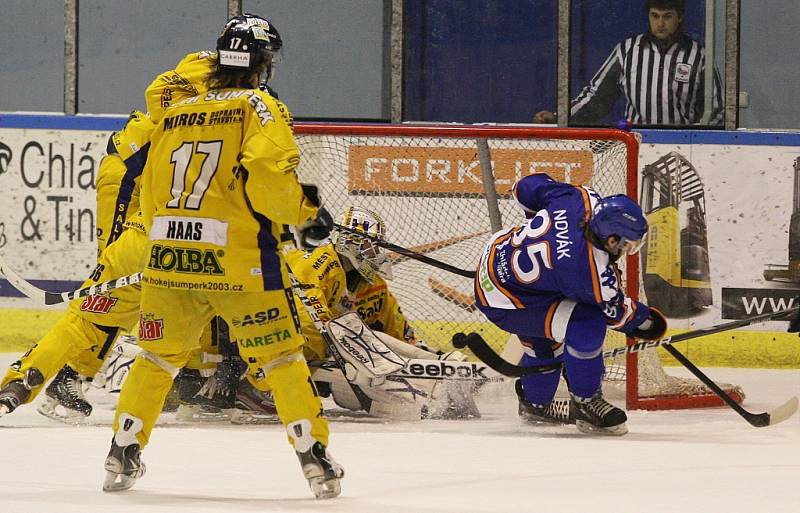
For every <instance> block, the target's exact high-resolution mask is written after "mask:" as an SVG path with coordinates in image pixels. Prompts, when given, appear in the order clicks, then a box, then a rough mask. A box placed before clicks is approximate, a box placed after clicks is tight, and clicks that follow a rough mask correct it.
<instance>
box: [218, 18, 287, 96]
mask: <svg viewBox="0 0 800 513" xmlns="http://www.w3.org/2000/svg"><path fill="white" fill-rule="evenodd" d="M282 48H283V41H282V40H281V36H280V34H278V30H277V29H276V28H275V26H274V25H272V23H270V22H269V21H268V20H267V19H265V18H262V17H261V16H256V15H255V14H248V13H245V14H242V15H240V16H234V17H233V18H231V19H230V20H228V23H226V24H225V28H223V29H222V34H220V35H219V38H217V55H218V56H219V66H220V67H221V68H224V69H233V70H250V71H255V70H258V69H260V68H261V66H262V65H263V64H264V62H265V61H267V66H266V69H265V70H264V73H263V75H262V76H261V77H259V82H262V81H263V82H265V83H266V81H267V80H269V79H270V78H272V76H273V75H274V71H275V64H276V63H279V62H281V59H282V54H281V49H282Z"/></svg>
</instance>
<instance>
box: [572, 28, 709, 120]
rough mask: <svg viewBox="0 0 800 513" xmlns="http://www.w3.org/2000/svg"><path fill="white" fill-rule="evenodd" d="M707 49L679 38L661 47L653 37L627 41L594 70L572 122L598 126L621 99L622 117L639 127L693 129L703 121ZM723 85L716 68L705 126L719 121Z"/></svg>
mask: <svg viewBox="0 0 800 513" xmlns="http://www.w3.org/2000/svg"><path fill="white" fill-rule="evenodd" d="M704 66H705V50H704V49H703V47H702V46H701V45H700V44H699V43H697V42H696V41H693V40H692V39H691V38H689V37H688V36H687V35H685V34H683V35H682V36H680V37H679V38H678V39H677V40H676V41H675V42H673V43H672V44H671V45H669V46H668V47H664V48H661V47H659V45H658V44H657V43H656V39H655V37H653V36H652V35H650V34H640V35H638V36H635V37H631V38H628V39H626V40H624V41H622V42H621V43H619V44H618V45H617V46H615V47H614V50H613V51H612V52H611V55H609V56H608V58H607V59H606V61H605V62H604V63H603V65H602V66H601V67H600V69H599V70H598V72H597V73H596V74H595V76H594V77H593V78H592V80H591V82H590V83H589V85H588V86H586V87H585V88H584V89H583V90H582V91H581V92H580V94H579V95H578V96H577V97H576V98H575V99H574V100H573V101H572V107H571V109H570V122H571V123H576V124H597V123H600V122H601V121H602V120H603V118H604V117H605V116H606V114H608V112H609V111H610V110H611V108H612V107H613V106H614V104H615V103H616V101H617V99H618V98H619V96H620V95H624V96H625V118H626V119H627V120H629V121H631V122H632V123H634V124H640V125H691V124H696V123H699V122H700V120H701V118H702V117H703V110H704V103H705V102H704V94H705V85H704V84H705V81H704V72H703V69H704ZM720 98H721V86H720V78H719V73H718V72H717V70H716V69H715V70H714V87H713V95H712V109H711V117H710V119H709V121H708V124H709V125H719V124H721V123H722V114H723V112H722V105H721V101H720Z"/></svg>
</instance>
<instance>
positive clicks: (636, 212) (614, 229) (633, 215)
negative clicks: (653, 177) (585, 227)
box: [589, 194, 647, 255]
mask: <svg viewBox="0 0 800 513" xmlns="http://www.w3.org/2000/svg"><path fill="white" fill-rule="evenodd" d="M589 228H590V229H591V230H592V233H594V234H595V235H596V236H597V238H598V239H600V240H601V241H603V242H605V241H606V240H607V239H608V238H609V237H611V236H612V235H614V236H617V237H619V238H620V241H619V243H618V244H617V247H618V248H620V249H619V251H617V252H616V253H617V254H619V255H622V254H625V253H627V254H629V255H634V254H636V253H637V252H638V251H639V249H640V248H641V247H642V244H643V243H644V237H645V235H647V219H646V218H645V217H644V214H643V213H642V209H641V207H640V206H639V205H638V204H637V203H636V202H635V201H633V200H632V199H630V198H629V197H628V196H626V195H624V194H615V195H613V196H607V197H605V198H602V199H601V200H600V201H598V202H597V204H596V205H595V206H594V211H593V212H592V217H591V219H589Z"/></svg>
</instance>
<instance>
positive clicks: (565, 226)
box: [475, 174, 667, 435]
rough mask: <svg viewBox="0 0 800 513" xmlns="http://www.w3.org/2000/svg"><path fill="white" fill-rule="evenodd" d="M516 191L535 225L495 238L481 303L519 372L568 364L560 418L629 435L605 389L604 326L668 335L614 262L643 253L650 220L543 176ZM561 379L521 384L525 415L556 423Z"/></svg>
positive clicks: (624, 200)
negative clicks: (511, 349)
mask: <svg viewBox="0 0 800 513" xmlns="http://www.w3.org/2000/svg"><path fill="white" fill-rule="evenodd" d="M512 191H513V195H514V197H515V198H516V200H517V201H518V202H519V204H520V205H521V206H522V208H523V210H524V211H525V213H526V216H527V217H528V219H529V221H528V222H527V223H526V224H523V225H521V226H515V227H513V228H509V229H506V230H501V231H499V232H497V233H495V234H494V235H493V236H492V238H491V240H490V241H489V243H488V244H487V245H486V247H485V249H484V252H483V255H482V256H481V261H480V265H479V267H478V273H477V275H476V278H475V298H476V301H475V303H476V305H477V307H478V308H479V309H480V310H481V311H482V312H483V314H484V315H485V316H486V317H487V318H488V319H489V320H490V321H492V322H493V323H494V324H496V325H497V326H499V327H500V328H502V329H504V330H506V331H508V332H510V333H514V334H516V335H517V336H518V337H519V339H520V341H521V342H522V345H523V349H524V355H523V357H522V362H521V365H523V366H526V365H542V364H550V363H555V362H563V365H564V371H565V377H566V379H567V382H568V384H569V390H570V394H571V401H570V412H569V415H568V416H567V415H563V416H562V418H561V421H565V422H570V423H571V422H572V421H574V422H575V423H576V424H577V427H578V429H579V430H580V431H582V432H585V433H599V434H610V435H624V434H625V433H627V432H628V429H627V427H626V425H625V422H626V421H627V415H626V414H625V412H624V411H623V410H621V409H620V408H617V407H615V406H614V405H612V404H610V403H608V402H607V401H606V400H605V399H603V394H602V389H601V380H602V377H603V372H604V364H603V358H602V351H603V340H604V338H605V334H606V328H607V327H608V328H611V329H614V330H617V331H621V332H624V333H627V334H630V335H631V336H634V337H637V338H640V339H646V340H653V339H658V338H661V337H662V336H663V335H664V333H665V331H666V328H667V322H666V319H665V318H664V316H663V315H662V314H661V313H660V312H659V311H658V310H655V309H653V308H649V307H648V306H647V305H645V304H643V303H640V302H638V301H635V300H632V299H630V298H627V297H625V294H624V293H623V291H622V287H621V284H620V273H619V270H618V269H617V264H616V261H617V259H619V258H621V257H623V256H624V255H628V254H635V253H636V252H638V250H639V248H640V247H641V245H642V243H643V240H644V237H645V235H646V234H647V220H646V219H645V217H644V215H643V214H642V210H641V208H639V206H638V205H637V204H636V203H635V202H634V201H633V200H631V199H630V198H628V197H627V196H624V195H615V196H608V197H605V198H603V197H600V196H599V195H598V194H597V193H596V192H595V191H593V190H591V189H589V188H586V187H576V186H573V185H569V184H565V183H560V182H556V181H555V180H553V179H551V178H550V177H549V176H547V175H545V174H534V175H531V176H527V177H525V178H523V179H521V180H520V181H518V182H517V183H516V184H515V185H514V188H513V190H512ZM559 376H560V373H559V372H558V371H557V370H556V371H551V372H549V373H540V374H532V375H528V376H525V377H523V378H522V379H521V380H520V382H519V383H518V385H521V390H520V394H519V395H520V415H521V416H522V417H523V418H525V419H527V420H529V421H532V422H557V421H558V419H559V416H558V415H557V414H555V413H554V412H553V397H554V396H555V393H556V388H557V387H558V381H559ZM518 388H519V386H518Z"/></svg>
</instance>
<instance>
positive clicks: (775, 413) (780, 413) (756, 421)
mask: <svg viewBox="0 0 800 513" xmlns="http://www.w3.org/2000/svg"><path fill="white" fill-rule="evenodd" d="M664 349H666V351H667V352H668V353H669V354H671V355H672V357H673V358H675V359H676V360H678V362H680V364H681V365H683V366H684V367H686V368H687V369H688V370H689V372H691V373H692V374H693V375H694V376H695V377H696V378H697V379H699V380H700V381H702V382H703V384H704V385H705V386H707V387H708V388H709V389H711V391H712V392H714V394H716V395H717V396H718V397H719V398H720V399H722V401H723V402H724V403H725V404H727V405H728V406H730V407H731V409H732V410H733V411H735V412H736V413H738V414H739V416H741V417H742V418H743V419H744V420H746V421H747V422H749V423H750V425H751V426H753V427H766V426H774V425H775V424H777V423H779V422H783V421H784V420H786V419H788V418H789V417H791V416H792V415H794V412H796V411H797V397H792V398H791V399H789V400H788V401H786V402H785V403H783V404H782V405H780V406H778V407H777V408H775V409H774V410H772V411H771V412H769V413H752V412H749V411H747V410H745V409H744V408H742V406H741V405H740V404H739V403H737V402H736V401H735V400H734V399H733V398H732V397H731V396H730V395H728V393H727V392H725V391H724V390H723V389H722V388H721V387H720V386H719V385H717V384H716V383H714V381H712V380H711V378H709V377H708V376H707V375H706V374H705V373H704V372H703V371H701V370H700V369H698V368H697V366H695V364H693V363H692V362H691V361H690V360H689V359H688V358H686V357H685V356H684V355H683V353H681V352H680V351H678V349H677V348H675V347H673V346H671V345H665V346H664Z"/></svg>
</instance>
